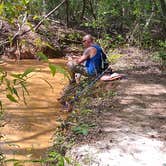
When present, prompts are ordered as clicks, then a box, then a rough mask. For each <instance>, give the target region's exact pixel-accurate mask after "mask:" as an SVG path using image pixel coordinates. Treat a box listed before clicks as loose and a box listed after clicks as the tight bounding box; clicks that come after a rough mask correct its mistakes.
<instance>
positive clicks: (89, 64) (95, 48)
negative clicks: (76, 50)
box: [67, 34, 102, 83]
mask: <svg viewBox="0 0 166 166" xmlns="http://www.w3.org/2000/svg"><path fill="white" fill-rule="evenodd" d="M82 42H83V46H84V47H85V50H84V52H83V55H82V56H81V57H77V58H75V59H71V60H70V61H69V62H68V63H67V65H68V67H69V70H70V72H71V82H72V83H73V82H76V80H75V74H76V73H80V74H82V75H85V76H96V75H98V74H99V73H101V72H102V69H101V66H102V58H101V56H102V49H101V47H100V46H99V45H97V44H94V42H93V38H92V36H91V35H89V34H88V35H86V36H84V37H83V40H82Z"/></svg>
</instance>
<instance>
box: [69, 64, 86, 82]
mask: <svg viewBox="0 0 166 166" xmlns="http://www.w3.org/2000/svg"><path fill="white" fill-rule="evenodd" d="M67 66H68V68H69V72H70V76H71V82H76V80H75V74H76V73H79V74H81V75H84V76H88V74H87V71H86V68H85V66H83V65H78V64H77V63H75V62H73V61H69V62H68V63H67Z"/></svg>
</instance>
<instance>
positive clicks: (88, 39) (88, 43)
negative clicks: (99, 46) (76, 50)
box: [82, 34, 93, 48]
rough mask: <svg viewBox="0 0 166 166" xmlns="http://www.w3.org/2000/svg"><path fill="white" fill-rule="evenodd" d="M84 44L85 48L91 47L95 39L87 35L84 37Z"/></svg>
mask: <svg viewBox="0 0 166 166" xmlns="http://www.w3.org/2000/svg"><path fill="white" fill-rule="evenodd" d="M82 42H83V45H84V47H85V48H87V47H90V46H91V44H93V37H92V36H91V35H89V34H88V35H85V36H84V37H83V40H82Z"/></svg>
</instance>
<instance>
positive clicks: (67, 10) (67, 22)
mask: <svg viewBox="0 0 166 166" xmlns="http://www.w3.org/2000/svg"><path fill="white" fill-rule="evenodd" d="M65 4H66V25H67V27H68V26H69V1H68V0H66V2H65Z"/></svg>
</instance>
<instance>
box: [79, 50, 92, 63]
mask: <svg viewBox="0 0 166 166" xmlns="http://www.w3.org/2000/svg"><path fill="white" fill-rule="evenodd" d="M89 58H90V48H87V49H86V50H85V51H84V53H83V55H82V56H81V57H80V58H78V59H76V63H77V64H81V63H83V62H85V61H86V60H87V59H89Z"/></svg>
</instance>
